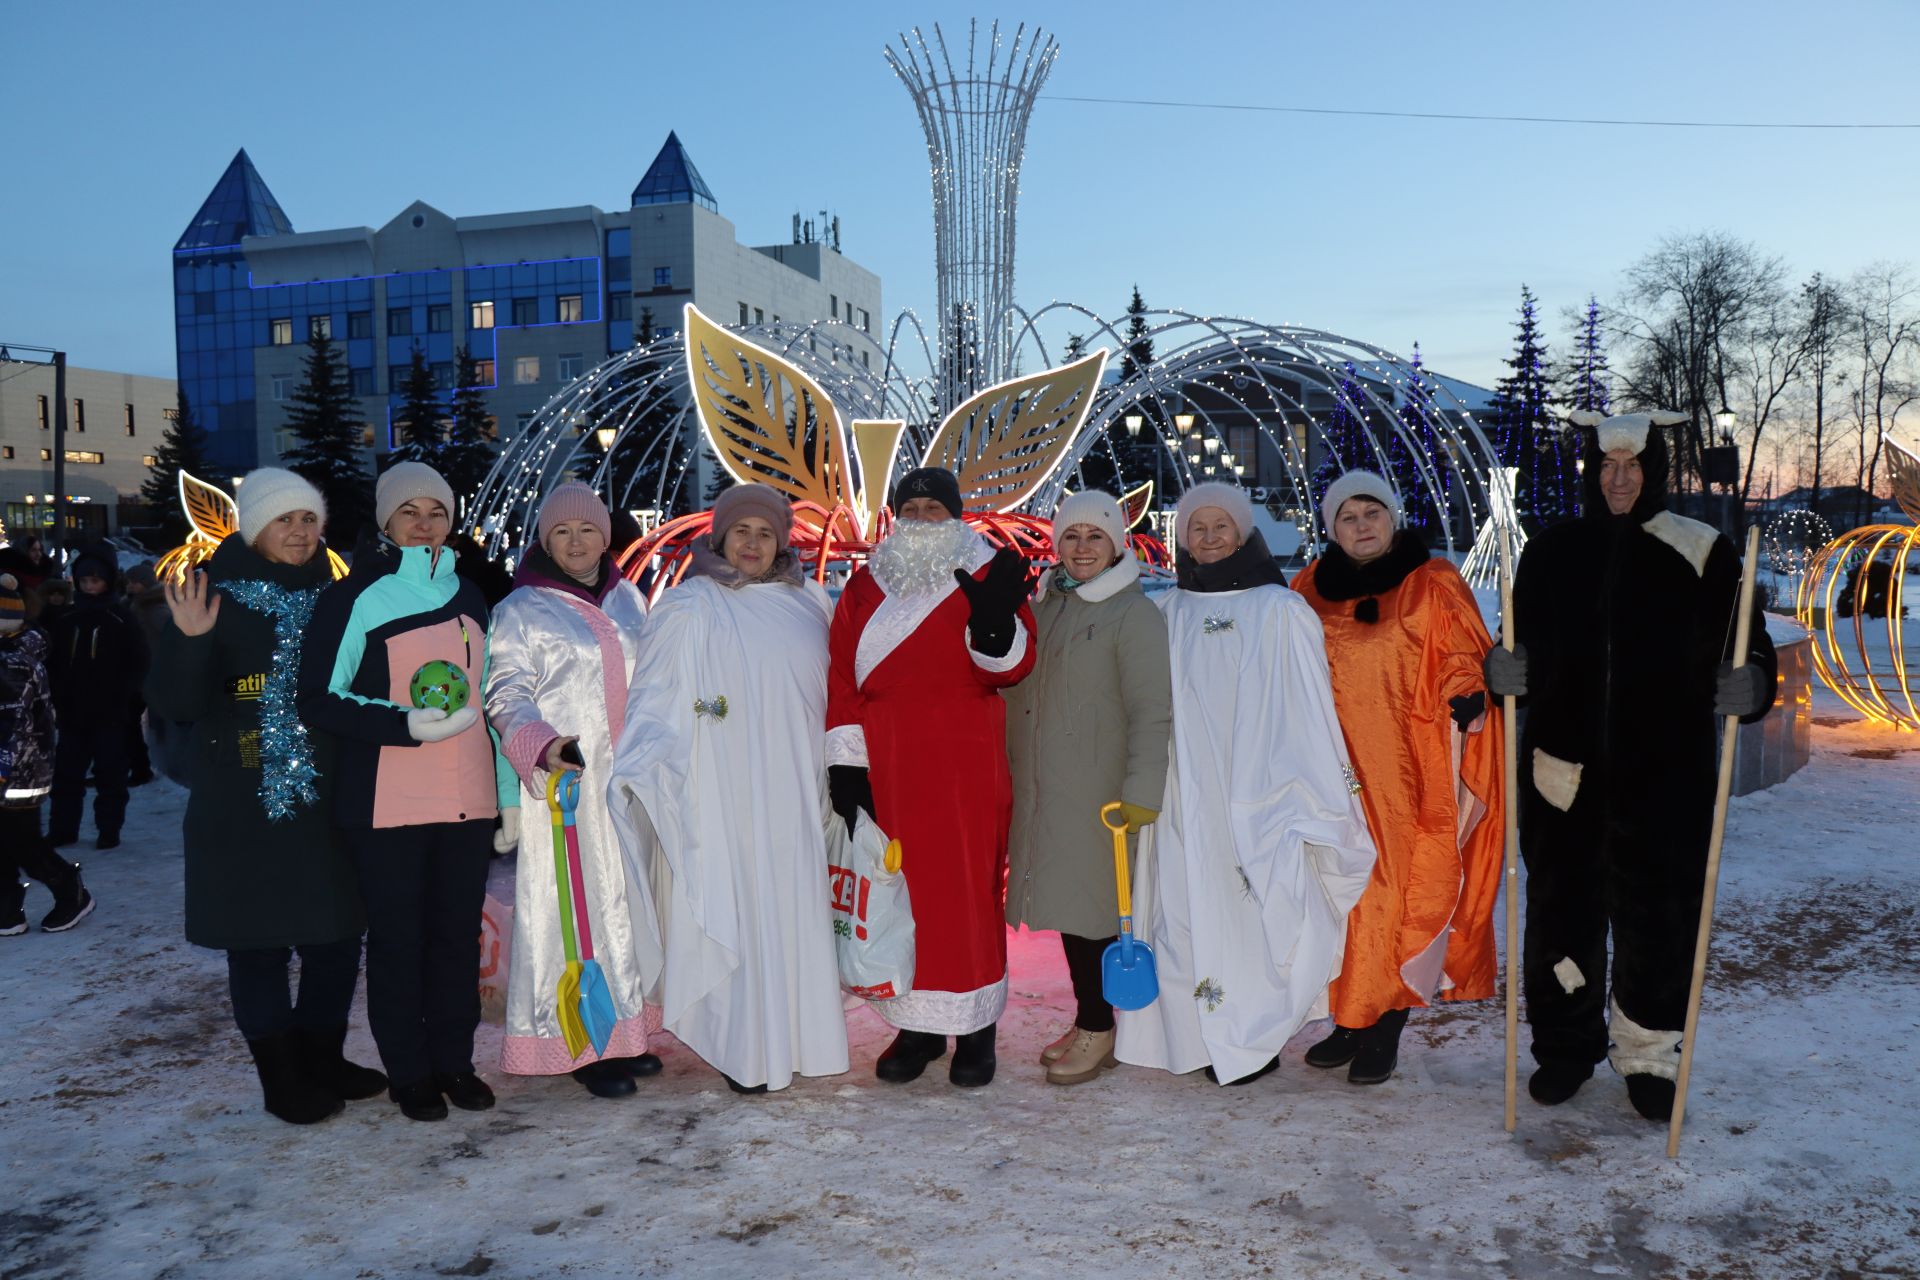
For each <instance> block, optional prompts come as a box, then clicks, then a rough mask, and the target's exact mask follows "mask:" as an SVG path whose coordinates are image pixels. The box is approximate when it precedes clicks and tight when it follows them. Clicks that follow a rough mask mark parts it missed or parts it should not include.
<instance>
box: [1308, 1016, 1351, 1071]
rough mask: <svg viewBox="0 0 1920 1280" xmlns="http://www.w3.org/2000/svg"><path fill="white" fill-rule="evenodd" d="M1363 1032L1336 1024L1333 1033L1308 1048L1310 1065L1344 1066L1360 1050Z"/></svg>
mask: <svg viewBox="0 0 1920 1280" xmlns="http://www.w3.org/2000/svg"><path fill="white" fill-rule="evenodd" d="M1361 1034H1362V1033H1361V1032H1359V1031H1355V1030H1354V1029H1353V1028H1352V1027H1340V1026H1336V1027H1335V1028H1334V1029H1333V1034H1332V1035H1330V1036H1328V1037H1327V1038H1326V1039H1325V1040H1322V1041H1320V1042H1319V1043H1318V1044H1316V1045H1314V1046H1313V1047H1312V1048H1311V1049H1308V1050H1307V1065H1308V1066H1310V1067H1344V1066H1346V1065H1347V1064H1348V1063H1349V1062H1352V1061H1353V1055H1354V1054H1356V1053H1359V1052H1360V1039H1361Z"/></svg>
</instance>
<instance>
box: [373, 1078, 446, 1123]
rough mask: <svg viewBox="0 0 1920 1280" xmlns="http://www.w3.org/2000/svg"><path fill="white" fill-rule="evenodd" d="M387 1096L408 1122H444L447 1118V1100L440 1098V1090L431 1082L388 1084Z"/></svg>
mask: <svg viewBox="0 0 1920 1280" xmlns="http://www.w3.org/2000/svg"><path fill="white" fill-rule="evenodd" d="M387 1096H388V1097H389V1098H391V1099H393V1101H394V1105H396V1106H398V1107H399V1108H400V1114H401V1115H403V1116H405V1117H406V1118H407V1119H409V1120H445V1119H446V1118H447V1100H446V1099H445V1098H443V1097H441V1096H440V1090H438V1089H436V1088H435V1087H434V1084H433V1081H431V1080H415V1081H414V1082H413V1083H412V1084H390V1085H388V1086H387Z"/></svg>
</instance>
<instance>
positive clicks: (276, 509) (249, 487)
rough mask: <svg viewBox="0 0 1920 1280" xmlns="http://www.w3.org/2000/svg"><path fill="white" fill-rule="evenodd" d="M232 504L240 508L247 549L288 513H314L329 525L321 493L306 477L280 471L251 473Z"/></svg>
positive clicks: (268, 468) (243, 538) (269, 470)
mask: <svg viewBox="0 0 1920 1280" xmlns="http://www.w3.org/2000/svg"><path fill="white" fill-rule="evenodd" d="M233 502H234V505H235V506H237V507H239V508H240V539H241V541H243V542H245V543H246V544H247V545H248V546H252V545H253V540H254V539H255V538H257V537H259V536H260V532H261V530H263V529H265V528H266V527H267V526H268V525H270V524H272V523H273V522H274V521H275V520H278V519H279V518H280V517H281V516H283V515H286V514H287V512H289V511H311V512H313V514H314V515H316V516H318V517H320V523H321V524H323V525H324V524H326V522H327V500H326V499H325V498H324V497H322V496H321V494H320V490H318V489H316V488H314V486H313V483H312V482H311V481H310V480H308V479H307V478H306V477H305V476H303V475H298V474H296V473H295V472H292V471H283V470H281V469H280V468H279V467H261V468H259V469H257V470H254V471H249V472H248V473H247V477H246V479H245V480H243V481H241V483H240V490H239V492H238V493H236V494H234V498H233Z"/></svg>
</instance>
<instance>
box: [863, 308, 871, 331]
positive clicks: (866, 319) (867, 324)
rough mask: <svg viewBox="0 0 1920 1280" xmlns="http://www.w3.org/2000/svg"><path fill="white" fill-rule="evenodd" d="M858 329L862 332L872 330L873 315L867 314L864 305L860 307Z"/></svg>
mask: <svg viewBox="0 0 1920 1280" xmlns="http://www.w3.org/2000/svg"><path fill="white" fill-rule="evenodd" d="M860 331H861V332H862V333H872V332H873V317H872V316H870V315H868V314H867V309H866V308H865V307H862V308H860Z"/></svg>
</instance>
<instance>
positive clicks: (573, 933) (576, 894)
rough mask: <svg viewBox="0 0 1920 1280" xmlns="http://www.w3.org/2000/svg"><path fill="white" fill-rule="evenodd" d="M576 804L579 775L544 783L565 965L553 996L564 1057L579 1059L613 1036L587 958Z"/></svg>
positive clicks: (594, 965)
mask: <svg viewBox="0 0 1920 1280" xmlns="http://www.w3.org/2000/svg"><path fill="white" fill-rule="evenodd" d="M579 804H580V774H579V773H578V771H575V770H563V771H561V772H559V773H556V774H554V775H553V776H552V777H550V778H549V779H547V812H548V814H549V816H550V817H551V818H552V821H553V878H554V883H555V886H556V888H557V890H558V892H559V897H560V941H561V945H562V946H563V948H564V949H565V952H566V957H567V963H566V968H565V969H564V970H562V971H561V974H560V982H559V985H558V988H557V990H556V992H555V1000H556V1005H557V1008H556V1013H557V1014H558V1015H559V1018H560V1034H561V1035H562V1036H563V1037H564V1038H565V1040H566V1042H567V1052H568V1053H570V1054H572V1055H573V1056H574V1057H576V1058H577V1057H579V1056H580V1055H581V1053H582V1052H584V1051H585V1049H586V1047H587V1045H588V1044H589V1043H591V1044H592V1045H593V1050H594V1052H595V1053H603V1052H605V1051H606V1047H607V1042H608V1040H609V1039H610V1038H611V1037H612V1035H613V1024H614V1020H615V1016H616V1015H615V1012H614V1007H613V993H612V992H611V991H609V990H608V989H607V978H606V974H604V973H603V972H601V969H600V963H599V961H597V960H595V959H594V958H593V926H592V923H591V922H590V921H589V919H588V916H587V889H586V881H585V879H584V877H583V875H582V873H581V869H580V835H579V831H578V829H577V828H576V827H575V826H574V813H575V811H576V810H577V809H578V808H579Z"/></svg>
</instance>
